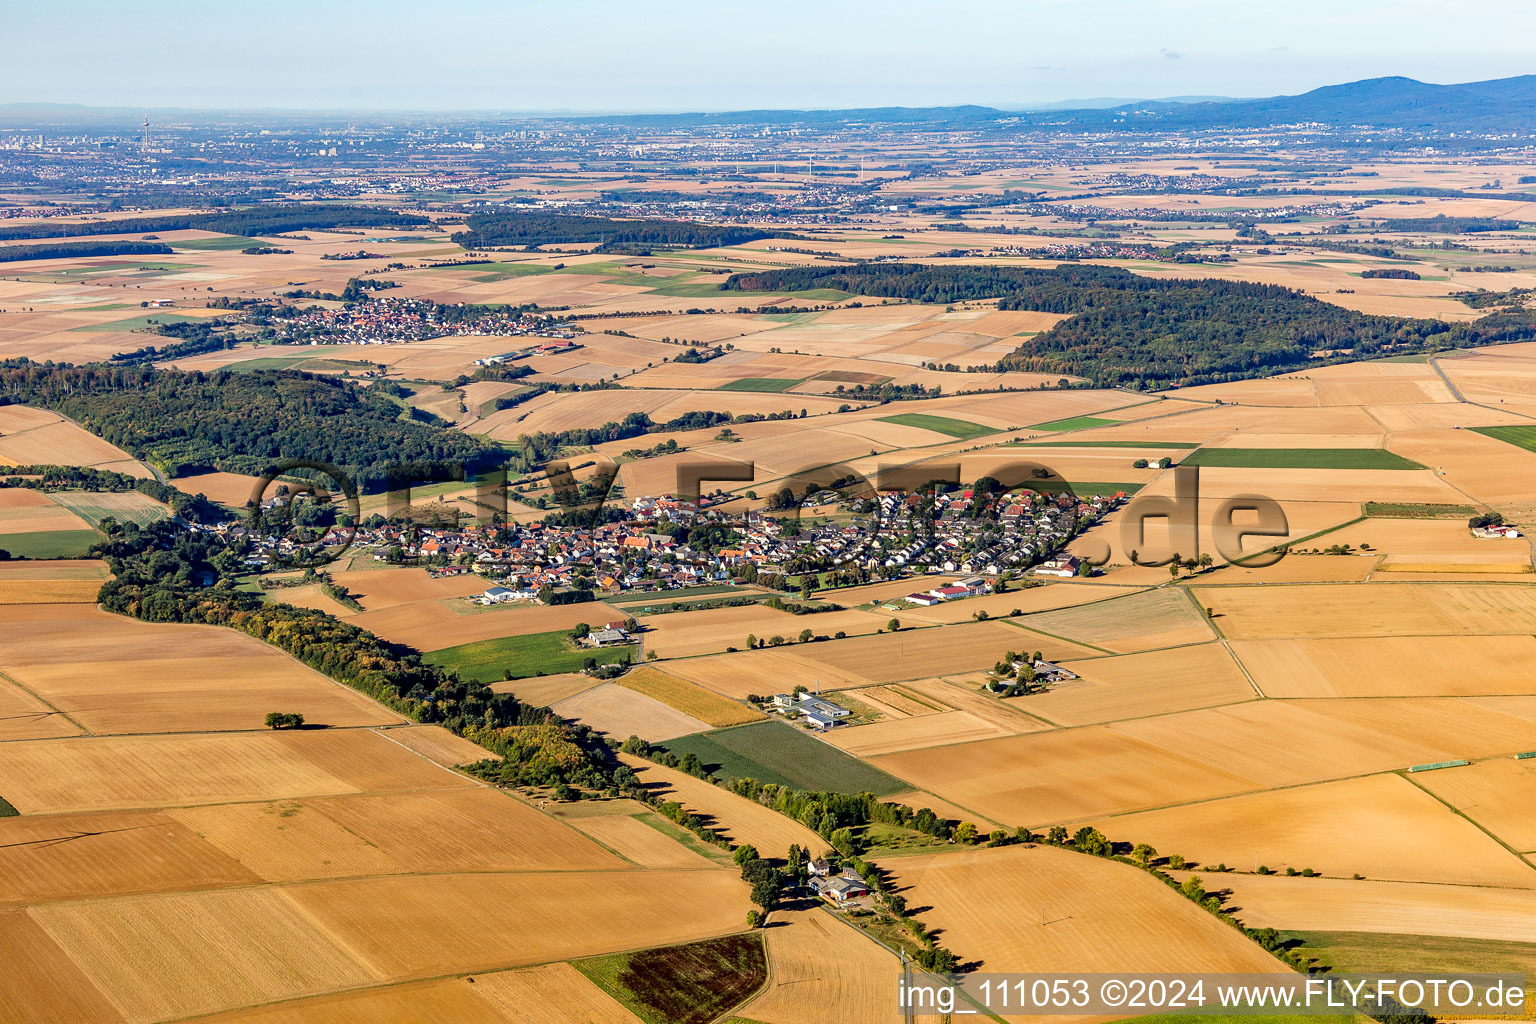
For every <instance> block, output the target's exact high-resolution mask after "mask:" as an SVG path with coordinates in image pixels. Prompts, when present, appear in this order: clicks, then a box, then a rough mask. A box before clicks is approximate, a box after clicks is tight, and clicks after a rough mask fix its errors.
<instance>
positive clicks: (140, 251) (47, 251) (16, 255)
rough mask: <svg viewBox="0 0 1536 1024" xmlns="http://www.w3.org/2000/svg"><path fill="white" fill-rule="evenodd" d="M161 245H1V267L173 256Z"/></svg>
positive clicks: (63, 243)
mask: <svg viewBox="0 0 1536 1024" xmlns="http://www.w3.org/2000/svg"><path fill="white" fill-rule="evenodd" d="M173 251H174V250H172V249H171V247H170V246H168V245H163V244H161V243H160V242H60V243H58V244H57V245H0V263H16V262H19V261H21V260H58V259H69V258H71V257H76V256H169V255H171V253H172V252H173Z"/></svg>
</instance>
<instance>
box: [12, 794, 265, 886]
mask: <svg viewBox="0 0 1536 1024" xmlns="http://www.w3.org/2000/svg"><path fill="white" fill-rule="evenodd" d="M0 872H3V875H0V877H3V878H4V882H3V883H0V904H4V905H7V906H12V905H17V904H28V903H45V902H52V901H57V900H77V899H87V898H93V897H101V896H121V895H128V894H133V893H150V892H172V891H176V890H180V889H206V888H218V887H222V886H232V885H248V884H251V883H254V882H258V881H260V880H261V876H259V875H257V874H255V873H253V872H252V871H251V870H250V869H249V868H248V867H246V866H245V865H243V864H242V863H240V861H238V860H236V859H235V858H233V857H230V856H228V855H227V854H225V853H224V852H223V851H221V850H219V849H218V847H216V846H214V845H212V844H210V843H209V842H207V841H206V840H205V839H204V838H203V837H201V836H199V835H197V834H196V833H195V832H193V831H192V830H191V829H189V828H187V827H186V826H185V825H183V824H182V823H181V822H179V821H177V820H175V819H174V818H173V817H171V816H169V815H166V814H162V813H159V812H154V811H108V812H104V813H99V814H63V815H44V816H42V817H29V816H25V815H23V816H21V817H15V818H5V819H0Z"/></svg>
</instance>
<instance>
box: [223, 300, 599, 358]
mask: <svg viewBox="0 0 1536 1024" xmlns="http://www.w3.org/2000/svg"><path fill="white" fill-rule="evenodd" d="M466 313H467V314H468V315H464V314H466ZM455 314H459V315H455ZM249 321H250V323H251V324H253V325H256V326H260V327H264V328H267V329H269V330H271V331H273V332H274V335H273V341H274V342H276V343H278V344H284V343H287V344H309V345H388V344H395V343H399V342H407V341H422V340H425V339H427V338H441V337H445V336H448V335H455V336H462V335H473V336H487V337H509V338H513V337H539V338H554V339H560V344H559V345H557V346H555V348H554V349H553V350H554V351H564V350H565V349H567V348H570V347H572V346H571V345H570V342H569V339H571V338H574V337H575V336H576V334H577V333H578V332H579V329H577V328H573V327H571V326H570V325H568V324H566V323H564V322H562V321H560V320H559V319H557V318H556V317H554V316H551V315H550V314H548V313H536V312H531V311H519V310H516V309H492V308H485V309H481V308H478V307H477V308H475V309H473V310H468V311H466V310H465V309H463V308H462V304H460V305H459V306H444V305H442V304H440V303H436V302H432V301H429V300H426V299H397V298H394V297H393V296H379V295H375V296H373V297H372V299H371V300H370V301H368V302H349V303H347V304H346V305H345V306H342V307H340V308H329V309H328V308H325V307H322V306H318V305H316V306H310V307H309V308H307V309H305V310H303V311H302V312H299V313H297V314H296V315H291V316H287V315H285V316H282V317H276V316H268V315H264V314H253V315H251V317H250V318H249ZM532 352H533V350H532V349H530V350H528V351H527V352H517V353H508V355H507V356H504V357H501V358H498V359H496V360H494V361H496V362H500V361H502V360H504V359H505V358H515V357H517V356H519V355H525V354H532ZM541 354H547V353H541ZM489 362H490V361H488V362H487V364H486V365H489Z"/></svg>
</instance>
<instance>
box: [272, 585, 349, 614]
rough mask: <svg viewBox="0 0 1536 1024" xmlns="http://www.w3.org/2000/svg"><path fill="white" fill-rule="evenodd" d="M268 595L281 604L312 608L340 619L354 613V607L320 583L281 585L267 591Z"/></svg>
mask: <svg viewBox="0 0 1536 1024" xmlns="http://www.w3.org/2000/svg"><path fill="white" fill-rule="evenodd" d="M267 596H268V597H270V598H271V599H272V600H273V601H275V602H278V603H280V604H291V605H293V606H294V607H295V608H312V609H314V610H315V611H317V612H325V613H326V614H327V615H332V616H335V617H336V618H338V619H339V618H343V617H345V616H348V615H351V614H352V609H350V608H348V607H347V606H346V605H344V604H342V603H341V602H340V601H338V600H336V599H335V598H333V597H331V595H329V594H327V593H326V592H325V591H323V590H321V589H320V584H318V583H309V584H306V585H304V586H302V587H279V588H278V589H276V590H269V591H267Z"/></svg>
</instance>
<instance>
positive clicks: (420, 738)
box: [380, 725, 487, 768]
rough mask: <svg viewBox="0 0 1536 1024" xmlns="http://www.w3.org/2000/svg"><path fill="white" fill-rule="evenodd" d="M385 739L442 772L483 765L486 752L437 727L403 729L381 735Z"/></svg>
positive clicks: (482, 748)
mask: <svg viewBox="0 0 1536 1024" xmlns="http://www.w3.org/2000/svg"><path fill="white" fill-rule="evenodd" d="M380 735H382V736H384V738H385V739H390V740H394V741H395V742H396V743H399V744H401V745H402V746H405V747H409V748H410V749H411V750H414V751H416V753H418V754H420V755H421V756H422V757H425V758H427V759H428V760H430V761H436V762H437V763H438V764H440V765H442V766H443V767H445V768H457V767H458V766H459V765H463V764H472V763H474V762H475V761H483V760H485V757H486V753H487V752H486V749H485V748H484V747H482V746H480V745H479V744H477V743H471V742H470V741H469V740H466V739H465V738H464V737H462V736H455V735H454V734H453V733H451V732H449V731H448V730H447V729H444V728H443V727H442V726H440V725H409V726H406V727H405V728H403V729H390V730H389V731H388V732H385V733H381V734H380Z"/></svg>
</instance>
